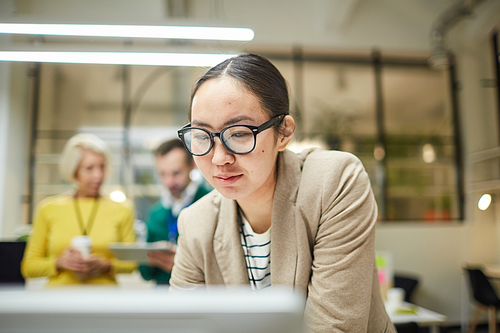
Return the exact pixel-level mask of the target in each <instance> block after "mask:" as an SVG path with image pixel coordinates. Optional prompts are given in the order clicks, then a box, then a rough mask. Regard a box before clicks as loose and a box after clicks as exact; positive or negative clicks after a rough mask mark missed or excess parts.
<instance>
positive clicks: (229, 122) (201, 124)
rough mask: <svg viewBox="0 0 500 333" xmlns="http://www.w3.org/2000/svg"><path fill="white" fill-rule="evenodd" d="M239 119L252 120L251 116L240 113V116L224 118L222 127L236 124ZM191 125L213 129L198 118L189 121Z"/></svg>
mask: <svg viewBox="0 0 500 333" xmlns="http://www.w3.org/2000/svg"><path fill="white" fill-rule="evenodd" d="M241 121H253V118H252V117H249V116H245V115H242V116H238V117H235V118H232V119H229V120H226V121H225V122H224V123H223V124H222V126H223V127H224V128H226V127H227V126H231V125H234V124H237V123H239V122H241ZM191 126H199V127H206V128H209V129H213V127H212V126H211V125H209V124H207V123H205V122H203V121H200V120H193V121H192V122H191Z"/></svg>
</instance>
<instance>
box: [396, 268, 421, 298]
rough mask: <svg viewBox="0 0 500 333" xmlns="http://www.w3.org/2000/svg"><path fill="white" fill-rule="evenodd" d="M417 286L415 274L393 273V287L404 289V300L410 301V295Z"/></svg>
mask: <svg viewBox="0 0 500 333" xmlns="http://www.w3.org/2000/svg"><path fill="white" fill-rule="evenodd" d="M417 286H418V278H417V277H415V276H409V275H402V274H394V287H395V288H403V289H404V290H405V302H409V303H411V299H412V295H413V292H414V291H415V289H416V288H417Z"/></svg>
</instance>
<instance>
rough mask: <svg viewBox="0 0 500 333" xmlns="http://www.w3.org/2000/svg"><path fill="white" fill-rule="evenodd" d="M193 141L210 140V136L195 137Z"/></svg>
mask: <svg viewBox="0 0 500 333" xmlns="http://www.w3.org/2000/svg"><path fill="white" fill-rule="evenodd" d="M193 140H196V141H203V140H208V136H206V135H195V136H194V137H193Z"/></svg>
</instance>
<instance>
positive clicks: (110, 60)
mask: <svg viewBox="0 0 500 333" xmlns="http://www.w3.org/2000/svg"><path fill="white" fill-rule="evenodd" d="M233 56H234V55H232V54H207V53H205V54H204V53H146V52H49V51H43V52H37V51H0V61H22V62H55V63H72V64H115V65H154V66H200V67H211V66H215V65H217V64H218V63H220V62H222V61H224V60H226V59H227V58H230V57H233Z"/></svg>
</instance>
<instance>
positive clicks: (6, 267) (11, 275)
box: [0, 242, 26, 286]
mask: <svg viewBox="0 0 500 333" xmlns="http://www.w3.org/2000/svg"><path fill="white" fill-rule="evenodd" d="M25 247H26V242H0V285H11V286H13V285H20V286H23V285H24V284H25V281H24V278H23V276H22V275H21V260H22V259H23V255H24V248H25Z"/></svg>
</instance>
